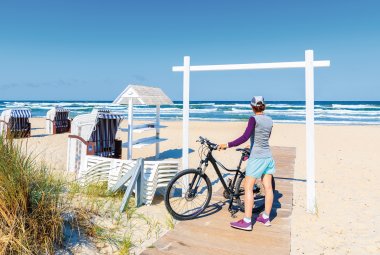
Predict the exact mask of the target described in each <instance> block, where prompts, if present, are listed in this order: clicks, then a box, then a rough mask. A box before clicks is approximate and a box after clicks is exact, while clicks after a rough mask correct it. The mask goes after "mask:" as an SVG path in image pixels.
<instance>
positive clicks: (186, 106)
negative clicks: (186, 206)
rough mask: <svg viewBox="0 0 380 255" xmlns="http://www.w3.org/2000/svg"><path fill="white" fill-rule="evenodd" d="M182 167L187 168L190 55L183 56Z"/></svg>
mask: <svg viewBox="0 0 380 255" xmlns="http://www.w3.org/2000/svg"><path fill="white" fill-rule="evenodd" d="M183 67H184V71H183V125H182V139H183V140H182V169H187V168H189V112H190V57H189V56H185V57H184V58H183Z"/></svg>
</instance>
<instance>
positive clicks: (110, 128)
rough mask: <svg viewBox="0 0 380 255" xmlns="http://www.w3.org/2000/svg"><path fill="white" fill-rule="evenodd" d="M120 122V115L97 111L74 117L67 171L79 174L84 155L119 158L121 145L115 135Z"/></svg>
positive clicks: (121, 118)
mask: <svg viewBox="0 0 380 255" xmlns="http://www.w3.org/2000/svg"><path fill="white" fill-rule="evenodd" d="M122 120H123V115H122V114H119V113H112V112H105V111H98V110H95V111H93V112H92V113H90V114H82V115H78V116H76V117H75V118H74V119H73V121H72V122H71V134H70V135H69V142H68V148H67V170H68V171H73V172H76V173H79V172H80V169H81V167H84V164H82V163H83V162H84V159H85V156H86V155H95V156H99V157H108V158H121V153H122V147H121V146H122V144H121V141H120V140H117V139H116V133H117V131H118V129H119V125H120V123H121V121H122ZM82 170H83V169H82Z"/></svg>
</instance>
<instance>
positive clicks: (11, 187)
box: [0, 136, 63, 255]
mask: <svg viewBox="0 0 380 255" xmlns="http://www.w3.org/2000/svg"><path fill="white" fill-rule="evenodd" d="M21 148H22V146H21V144H17V143H16V142H14V141H13V140H12V139H7V140H6V139H4V138H3V137H2V136H0V254H7V255H8V254H53V252H54V248H55V247H56V246H57V245H60V244H61V242H62V239H63V234H62V228H63V218H62V211H61V210H62V209H61V208H62V207H61V206H60V194H61V192H62V188H63V183H62V182H61V181H59V180H58V179H56V178H54V176H53V174H52V173H51V172H49V170H48V168H47V167H46V166H44V165H43V164H39V163H37V162H36V161H35V159H34V158H33V157H32V156H30V155H26V154H24V153H23V152H22V149H21Z"/></svg>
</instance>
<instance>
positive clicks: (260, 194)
mask: <svg viewBox="0 0 380 255" xmlns="http://www.w3.org/2000/svg"><path fill="white" fill-rule="evenodd" d="M244 180H245V177H240V178H239V179H238V180H237V182H236V189H235V190H236V191H235V192H236V194H237V192H239V196H237V198H236V202H237V205H238V206H239V208H240V211H242V212H244V211H245V208H244V205H245V204H244V199H245V189H244ZM275 188H276V183H275V181H274V178H273V177H272V189H273V191H274V190H275ZM252 192H253V198H254V204H253V208H252V213H260V212H262V211H263V210H264V208H265V189H264V185H263V183H262V181H261V179H257V181H256V184H255V186H254V187H253V190H252Z"/></svg>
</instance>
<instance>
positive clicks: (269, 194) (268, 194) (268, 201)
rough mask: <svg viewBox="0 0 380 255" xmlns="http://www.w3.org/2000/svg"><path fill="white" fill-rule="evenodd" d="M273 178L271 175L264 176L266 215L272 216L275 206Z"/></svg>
mask: <svg viewBox="0 0 380 255" xmlns="http://www.w3.org/2000/svg"><path fill="white" fill-rule="evenodd" d="M272 178H273V176H272V175H271V174H264V177H263V185H264V189H265V214H266V215H268V216H269V215H270V212H271V210H272V205H273V188H272Z"/></svg>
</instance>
